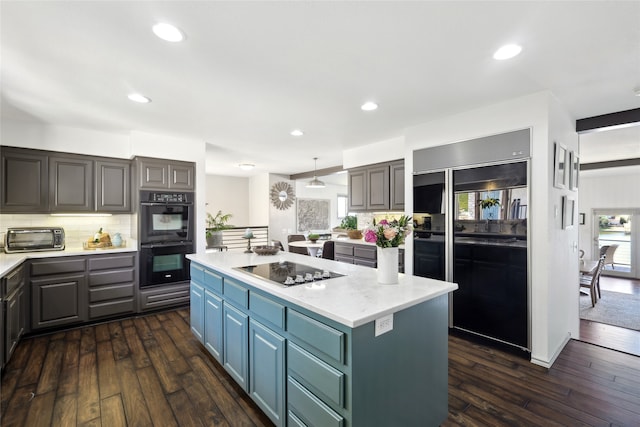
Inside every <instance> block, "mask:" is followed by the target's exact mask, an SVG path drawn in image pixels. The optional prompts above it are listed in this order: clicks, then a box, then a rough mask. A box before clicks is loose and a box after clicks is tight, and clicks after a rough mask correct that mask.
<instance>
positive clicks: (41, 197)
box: [0, 147, 49, 213]
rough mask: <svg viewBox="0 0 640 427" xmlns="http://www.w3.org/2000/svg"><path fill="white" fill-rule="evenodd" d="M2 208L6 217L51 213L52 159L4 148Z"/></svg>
mask: <svg viewBox="0 0 640 427" xmlns="http://www.w3.org/2000/svg"><path fill="white" fill-rule="evenodd" d="M1 153H2V154H1V159H2V161H1V162H0V177H2V178H0V198H1V201H0V208H1V210H2V212H3V213H45V212H48V211H49V186H48V182H49V158H48V157H47V155H46V154H45V153H43V152H41V151H39V150H28V149H22V148H13V147H2V150H1Z"/></svg>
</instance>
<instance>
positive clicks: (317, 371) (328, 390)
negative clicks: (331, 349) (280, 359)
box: [287, 341, 344, 407]
mask: <svg viewBox="0 0 640 427" xmlns="http://www.w3.org/2000/svg"><path fill="white" fill-rule="evenodd" d="M287 360H288V368H289V373H290V374H291V375H292V376H293V377H294V378H295V379H297V380H299V381H300V382H302V383H303V384H304V385H305V386H307V387H309V388H311V389H312V390H313V389H316V390H317V391H318V392H320V393H322V395H324V396H323V398H325V397H326V398H328V399H329V400H330V401H331V403H334V404H335V405H337V406H339V407H344V373H342V372H340V371H338V370H337V369H335V368H333V367H332V366H329V365H327V364H326V363H324V362H323V361H322V360H320V359H318V358H317V357H315V356H314V355H312V354H311V353H309V352H308V351H306V350H304V349H302V348H300V347H298V346H297V345H295V344H293V343H292V342H291V341H289V347H288V352H287Z"/></svg>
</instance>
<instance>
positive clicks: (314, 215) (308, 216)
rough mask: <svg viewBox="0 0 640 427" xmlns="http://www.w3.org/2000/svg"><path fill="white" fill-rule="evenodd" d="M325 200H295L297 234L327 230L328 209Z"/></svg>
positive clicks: (327, 202)
mask: <svg viewBox="0 0 640 427" xmlns="http://www.w3.org/2000/svg"><path fill="white" fill-rule="evenodd" d="M330 206H331V201H330V200H327V199H297V210H296V211H297V230H298V232H304V231H312V230H328V229H329V223H330V220H329V207H330Z"/></svg>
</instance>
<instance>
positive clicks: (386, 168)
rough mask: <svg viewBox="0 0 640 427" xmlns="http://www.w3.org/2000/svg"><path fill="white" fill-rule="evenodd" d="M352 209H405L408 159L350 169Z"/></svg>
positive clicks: (350, 209) (363, 210) (350, 203)
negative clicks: (405, 171)
mask: <svg viewBox="0 0 640 427" xmlns="http://www.w3.org/2000/svg"><path fill="white" fill-rule="evenodd" d="M348 185H349V211H351V212H366V211H388V210H400V211H401V210H404V160H398V161H395V162H391V163H380V164H376V165H371V166H367V167H362V168H357V169H352V170H350V171H349V184H348Z"/></svg>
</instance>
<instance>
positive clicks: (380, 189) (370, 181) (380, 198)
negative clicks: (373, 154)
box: [366, 165, 390, 211]
mask: <svg viewBox="0 0 640 427" xmlns="http://www.w3.org/2000/svg"><path fill="white" fill-rule="evenodd" d="M389 188H390V187H389V166H388V165H382V166H378V167H372V168H368V169H367V197H366V199H367V210H370V211H371V210H389V207H390V204H389Z"/></svg>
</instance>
